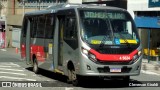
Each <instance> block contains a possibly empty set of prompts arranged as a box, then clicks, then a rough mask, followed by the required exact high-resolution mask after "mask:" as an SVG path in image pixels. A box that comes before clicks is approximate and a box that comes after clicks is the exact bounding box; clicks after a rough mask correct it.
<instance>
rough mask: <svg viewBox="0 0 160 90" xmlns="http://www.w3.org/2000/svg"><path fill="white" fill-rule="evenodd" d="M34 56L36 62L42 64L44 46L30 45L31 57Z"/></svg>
mask: <svg viewBox="0 0 160 90" xmlns="http://www.w3.org/2000/svg"><path fill="white" fill-rule="evenodd" d="M33 55H36V59H37V60H38V61H41V62H43V61H44V60H45V54H44V46H39V45H33V44H32V45H31V56H33Z"/></svg>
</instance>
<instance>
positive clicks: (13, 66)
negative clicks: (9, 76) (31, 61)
mask: <svg viewBox="0 0 160 90" xmlns="http://www.w3.org/2000/svg"><path fill="white" fill-rule="evenodd" d="M1 67H6V68H10V67H20V66H8V65H0V68H1Z"/></svg>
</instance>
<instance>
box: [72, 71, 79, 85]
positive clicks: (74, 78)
mask: <svg viewBox="0 0 160 90" xmlns="http://www.w3.org/2000/svg"><path fill="white" fill-rule="evenodd" d="M71 74H72V84H73V86H78V85H79V83H80V82H79V78H78V77H77V74H76V72H75V71H74V70H72V71H71Z"/></svg>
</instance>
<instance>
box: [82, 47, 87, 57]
mask: <svg viewBox="0 0 160 90" xmlns="http://www.w3.org/2000/svg"><path fill="white" fill-rule="evenodd" d="M82 53H83V54H85V55H87V56H88V50H86V49H84V48H82Z"/></svg>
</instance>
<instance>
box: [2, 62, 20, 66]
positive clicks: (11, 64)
mask: <svg viewBox="0 0 160 90" xmlns="http://www.w3.org/2000/svg"><path fill="white" fill-rule="evenodd" d="M0 65H6V66H17V67H20V66H19V65H18V64H14V63H0Z"/></svg>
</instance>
